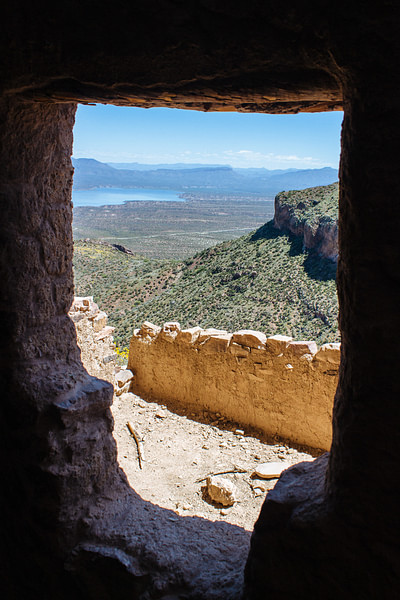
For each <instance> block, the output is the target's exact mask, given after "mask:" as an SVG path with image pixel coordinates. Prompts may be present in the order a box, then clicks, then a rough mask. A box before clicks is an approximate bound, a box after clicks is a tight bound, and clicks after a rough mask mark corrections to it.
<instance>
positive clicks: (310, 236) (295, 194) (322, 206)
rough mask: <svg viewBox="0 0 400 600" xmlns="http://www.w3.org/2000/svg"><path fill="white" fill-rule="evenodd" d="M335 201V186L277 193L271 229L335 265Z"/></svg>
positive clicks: (336, 229)
mask: <svg viewBox="0 0 400 600" xmlns="http://www.w3.org/2000/svg"><path fill="white" fill-rule="evenodd" d="M338 197H339V185H338V183H333V184H331V185H328V186H325V187H315V188H308V189H306V190H301V191H296V190H295V191H291V192H281V193H280V194H278V195H277V196H276V197H275V216H274V226H275V227H276V228H277V229H282V230H284V231H290V232H291V233H293V234H294V235H296V236H300V237H302V238H303V243H304V247H305V248H308V249H311V248H313V249H315V250H316V251H317V252H318V254H320V255H321V256H324V257H325V258H328V259H330V260H332V261H335V262H336V261H337V257H338Z"/></svg>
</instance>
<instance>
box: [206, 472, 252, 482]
mask: <svg viewBox="0 0 400 600" xmlns="http://www.w3.org/2000/svg"><path fill="white" fill-rule="evenodd" d="M228 473H247V469H232V470H231V471H219V473H209V474H208V475H206V476H205V477H203V478H202V479H196V481H195V483H201V482H202V481H205V480H206V479H207V477H210V475H212V476H213V477H214V475H227V474H228Z"/></svg>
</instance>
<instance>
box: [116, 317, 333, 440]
mask: <svg viewBox="0 0 400 600" xmlns="http://www.w3.org/2000/svg"><path fill="white" fill-rule="evenodd" d="M339 361H340V345H339V344H324V345H323V346H322V347H321V348H318V347H317V345H316V343H315V342H312V341H293V340H292V338H290V337H286V336H282V335H275V336H271V337H268V338H267V337H266V335H265V334H263V333H260V332H257V331H252V330H243V331H238V332H235V333H228V332H226V331H221V330H217V329H201V328H200V327H194V328H191V329H186V330H181V329H180V326H179V324H178V323H165V324H164V326H163V327H162V328H161V327H157V326H156V325H152V324H151V323H148V322H145V323H143V325H142V327H141V329H139V330H135V332H134V335H133V337H132V340H131V344H130V349H129V363H128V367H129V369H130V370H131V371H133V372H134V375H135V377H134V383H133V388H132V389H133V391H135V392H136V393H137V394H139V395H141V396H143V397H147V398H152V399H156V400H159V401H162V402H171V403H175V404H176V403H178V404H179V405H180V406H183V407H185V408H187V409H188V410H199V409H205V410H209V411H211V412H219V413H221V414H223V415H224V416H226V417H227V418H229V419H232V420H233V421H236V422H238V423H240V424H242V425H243V426H251V427H255V428H257V429H260V430H262V431H263V432H265V433H266V434H268V435H270V436H279V437H280V438H282V439H285V440H290V441H292V442H295V443H297V444H304V445H307V446H310V447H313V448H322V449H326V450H328V449H329V447H330V443H331V429H332V405H333V398H334V395H335V390H336V386H337V375H338V368H339Z"/></svg>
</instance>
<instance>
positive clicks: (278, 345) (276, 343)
mask: <svg viewBox="0 0 400 600" xmlns="http://www.w3.org/2000/svg"><path fill="white" fill-rule="evenodd" d="M292 340H293V338H291V337H289V336H287V335H271V336H270V337H269V338H267V350H270V351H271V352H274V354H280V353H281V352H284V350H286V348H287V345H288V344H289V342H291V341H292Z"/></svg>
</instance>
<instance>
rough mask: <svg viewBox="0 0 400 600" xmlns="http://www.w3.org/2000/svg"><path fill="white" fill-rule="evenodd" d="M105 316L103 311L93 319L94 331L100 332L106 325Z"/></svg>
mask: <svg viewBox="0 0 400 600" xmlns="http://www.w3.org/2000/svg"><path fill="white" fill-rule="evenodd" d="M107 319H108V317H107V314H106V313H105V312H103V311H101V312H99V313H98V314H97V315H96V316H95V317H94V318H93V329H94V330H95V331H101V330H102V329H103V328H104V327H105V326H106V325H107Z"/></svg>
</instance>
